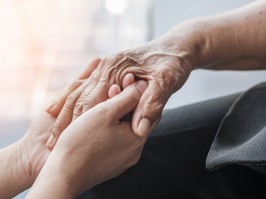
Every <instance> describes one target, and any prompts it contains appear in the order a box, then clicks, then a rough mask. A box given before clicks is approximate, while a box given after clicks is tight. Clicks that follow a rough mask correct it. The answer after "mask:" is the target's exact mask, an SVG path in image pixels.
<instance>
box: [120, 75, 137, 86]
mask: <svg viewBox="0 0 266 199" xmlns="http://www.w3.org/2000/svg"><path fill="white" fill-rule="evenodd" d="M134 82H135V77H134V75H133V74H132V73H128V74H127V75H126V76H125V77H124V79H123V82H122V87H123V89H125V88H126V87H128V86H129V85H131V84H133V83H134Z"/></svg>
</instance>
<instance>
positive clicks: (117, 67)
mask: <svg viewBox="0 0 266 199" xmlns="http://www.w3.org/2000/svg"><path fill="white" fill-rule="evenodd" d="M172 39H178V38H173V37H170V36H167V37H162V38H159V39H157V40H153V41H151V42H148V43H146V44H144V45H143V46H141V47H138V48H135V49H130V50H126V51H123V52H120V53H118V54H114V55H110V56H108V57H106V58H104V59H103V60H102V61H101V62H100V64H99V65H98V67H97V69H96V70H95V71H94V72H93V73H92V75H91V76H90V78H88V79H87V80H86V81H85V82H84V83H83V85H82V86H80V87H79V88H78V89H76V90H75V91H74V92H73V93H72V94H70V95H69V96H68V98H67V100H66V103H65V108H63V110H64V109H65V110H67V111H65V112H64V111H61V113H60V117H59V120H60V121H61V120H68V121H70V120H71V119H72V120H74V119H76V118H77V117H79V116H80V115H81V114H83V113H84V112H86V111H87V110H89V109H90V108H92V107H94V106H95V105H97V104H98V103H100V102H102V101H105V100H106V99H107V98H108V96H107V93H108V89H109V88H110V86H111V85H113V84H118V85H119V86H122V84H123V81H122V80H123V78H124V77H125V75H126V74H128V73H132V74H134V75H135V78H136V80H139V79H143V80H146V81H147V82H148V88H147V89H146V91H145V92H144V93H143V95H142V97H141V99H140V102H139V104H138V106H137V108H136V109H135V111H134V114H133V123H132V128H133V130H134V132H135V133H136V134H137V135H139V136H147V135H148V134H149V132H150V129H151V128H152V126H153V124H154V123H156V121H158V120H159V118H160V115H161V112H162V110H163V108H164V106H165V104H166V102H167V100H168V99H169V97H170V96H171V95H172V94H173V93H174V92H175V91H177V90H178V89H179V88H180V87H181V86H182V85H183V84H184V83H185V81H186V80H187V78H188V76H189V74H190V72H191V70H192V64H191V63H192V61H191V60H190V59H191V57H190V56H191V55H192V54H193V53H192V50H190V49H191V48H188V47H187V46H185V45H183V43H185V42H184V41H183V42H182V43H181V42H180V45H178V49H175V47H173V46H172V41H171V40H172ZM186 43H189V41H188V42H186ZM48 112H49V113H51V114H53V112H52V111H50V110H48ZM72 112H73V114H72ZM66 118H68V119H66ZM142 118H147V119H148V120H149V121H150V125H148V128H146V131H145V130H144V131H140V129H138V126H139V123H140V120H141V119H142ZM63 128H66V127H63ZM63 128H62V126H61V127H60V125H59V128H58V127H55V128H54V131H55V133H56V134H58V133H57V132H58V131H62V129H63Z"/></svg>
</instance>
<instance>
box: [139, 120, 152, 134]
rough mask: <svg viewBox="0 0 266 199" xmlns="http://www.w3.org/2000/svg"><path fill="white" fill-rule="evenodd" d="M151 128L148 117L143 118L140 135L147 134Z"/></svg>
mask: <svg viewBox="0 0 266 199" xmlns="http://www.w3.org/2000/svg"><path fill="white" fill-rule="evenodd" d="M150 129H151V122H150V120H149V119H147V118H142V119H141V121H140V123H139V127H138V133H139V135H140V136H147V135H148V134H149V132H150Z"/></svg>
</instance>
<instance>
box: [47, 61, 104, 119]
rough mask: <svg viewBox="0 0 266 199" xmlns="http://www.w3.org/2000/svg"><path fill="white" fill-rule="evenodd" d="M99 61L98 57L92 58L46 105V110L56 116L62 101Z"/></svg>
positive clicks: (88, 74)
mask: <svg viewBox="0 0 266 199" xmlns="http://www.w3.org/2000/svg"><path fill="white" fill-rule="evenodd" d="M100 61H101V59H100V58H96V59H94V60H93V61H92V62H91V63H90V64H89V65H88V66H87V67H86V68H85V70H84V71H83V72H82V73H81V74H80V75H79V76H78V77H77V78H76V80H75V81H74V82H73V83H72V84H70V86H69V87H68V88H67V89H65V90H64V91H63V93H62V94H61V96H60V97H59V98H58V99H57V100H55V101H54V102H52V103H51V104H50V105H49V106H47V108H46V112H47V113H49V114H51V115H53V116H54V117H56V116H58V114H59V112H60V111H61V109H62V107H63V106H64V103H65V101H66V99H67V97H68V96H69V95H70V94H71V93H72V92H73V91H74V90H76V89H77V88H78V87H79V86H80V85H81V84H82V83H83V82H84V80H83V79H87V78H88V77H89V76H90V75H91V73H92V72H93V71H94V70H95V68H96V67H97V66H98V64H99V63H100Z"/></svg>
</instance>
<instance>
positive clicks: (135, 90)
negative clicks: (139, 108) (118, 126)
mask: <svg viewBox="0 0 266 199" xmlns="http://www.w3.org/2000/svg"><path fill="white" fill-rule="evenodd" d="M147 85H148V84H147V82H146V81H138V82H136V83H134V84H132V85H131V86H129V87H128V88H126V89H125V90H124V91H122V92H121V93H120V94H118V95H116V96H115V97H113V98H112V99H110V100H108V101H107V102H106V103H105V106H107V107H111V111H112V112H111V114H110V115H111V117H112V119H113V120H116V121H117V120H120V119H121V118H122V117H123V116H124V115H126V114H127V113H129V112H131V111H132V110H133V109H134V108H135V107H136V105H137V104H138V102H139V99H140V97H141V95H142V93H143V92H144V90H145V89H146V88H147Z"/></svg>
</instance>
